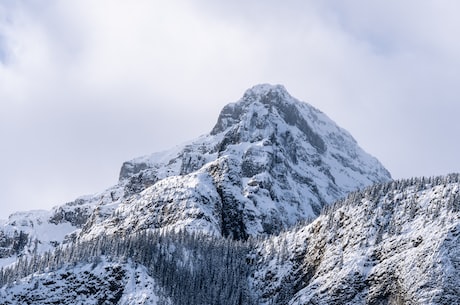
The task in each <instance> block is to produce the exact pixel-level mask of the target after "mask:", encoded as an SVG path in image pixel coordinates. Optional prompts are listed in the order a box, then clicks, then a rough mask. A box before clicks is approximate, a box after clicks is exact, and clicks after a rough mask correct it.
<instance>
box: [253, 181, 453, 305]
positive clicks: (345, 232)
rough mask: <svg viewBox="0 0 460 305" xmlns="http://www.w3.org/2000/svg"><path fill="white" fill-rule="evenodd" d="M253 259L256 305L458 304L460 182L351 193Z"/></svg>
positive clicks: (381, 187) (393, 184)
mask: <svg viewBox="0 0 460 305" xmlns="http://www.w3.org/2000/svg"><path fill="white" fill-rule="evenodd" d="M253 260H254V261H255V271H254V273H253V278H252V282H253V288H254V290H255V291H257V292H258V294H259V296H260V297H261V300H260V304H290V305H297V304H459V303H460V288H459V287H460V285H459V284H460V176H459V175H450V176H447V177H438V178H432V179H412V180H404V181H395V182H391V183H387V184H383V185H376V186H373V187H370V188H368V189H366V190H365V191H364V192H360V193H353V194H351V195H350V196H349V197H348V199H346V200H345V201H343V202H338V203H337V204H336V206H335V207H333V208H332V209H331V211H329V212H327V213H326V214H325V215H321V216H319V217H318V218H317V219H316V220H315V221H314V222H312V223H311V224H309V225H307V226H304V227H299V228H298V229H296V230H293V231H291V232H287V233H283V234H281V235H279V236H277V237H274V238H271V239H269V240H267V241H266V242H264V243H263V244H262V245H261V246H259V247H258V249H257V250H255V251H254V257H253ZM273 301H274V303H272V302H273Z"/></svg>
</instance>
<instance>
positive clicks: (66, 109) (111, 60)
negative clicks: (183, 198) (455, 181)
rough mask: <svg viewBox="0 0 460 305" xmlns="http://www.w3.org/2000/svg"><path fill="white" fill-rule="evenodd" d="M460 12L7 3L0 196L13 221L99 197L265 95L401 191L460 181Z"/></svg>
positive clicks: (449, 4) (439, 8)
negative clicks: (406, 184) (294, 108)
mask: <svg viewBox="0 0 460 305" xmlns="http://www.w3.org/2000/svg"><path fill="white" fill-rule="evenodd" d="M458 6H459V5H458V4H457V3H456V2H455V1H434V0H433V1H424V2H422V3H420V2H417V1H407V2H404V4H402V3H401V2H396V1H377V2H366V1H359V0H355V1H347V3H346V4H345V3H344V2H341V1H329V2H317V1H286V2H283V3H279V2H277V1H265V2H248V1H231V2H225V3H222V2H219V3H218V2H215V1H206V0H200V1H195V2H190V1H180V0H175V1H167V2H165V1H162V2H160V1H147V0H139V1H135V2H132V1H131V2H128V1H123V0H114V1H90V0H81V1H48V2H46V4H43V2H40V1H31V0H29V1H27V0H24V1H18V2H13V1H6V2H2V3H1V4H0V49H1V51H0V101H1V102H0V136H1V139H2V141H3V143H4V146H5V147H6V149H3V150H2V151H1V152H0V158H1V159H3V160H8V165H7V166H5V171H4V172H5V173H6V174H5V176H4V177H5V178H2V179H1V181H0V183H2V184H3V185H6V187H7V188H8V189H11V190H15V191H10V192H9V194H6V193H4V195H2V194H0V200H2V201H3V202H5V201H8V202H12V203H14V207H12V208H11V209H10V211H12V210H17V209H25V208H30V207H31V206H35V207H37V206H43V207H48V206H49V205H51V204H57V203H60V202H61V201H65V200H71V199H73V197H75V196H77V195H79V194H82V193H85V192H93V191H98V190H102V189H103V188H104V187H105V186H108V185H110V184H112V183H114V182H115V179H116V174H117V171H118V167H119V165H120V164H121V162H122V161H124V160H125V159H129V158H132V157H136V156H137V155H139V154H146V153H149V152H153V151H155V150H158V149H164V148H167V147H169V146H172V145H174V144H177V143H180V142H182V141H184V140H187V139H190V138H193V137H195V136H198V135H199V134H202V133H205V132H207V131H209V130H210V129H211V127H212V125H213V124H214V122H215V120H216V119H217V115H218V111H219V110H220V108H221V107H222V106H223V105H224V104H226V103H228V102H233V101H235V100H236V99H238V98H239V97H240V96H241V94H242V93H243V91H244V90H245V89H246V88H248V87H250V86H252V85H254V84H255V83H260V82H271V83H283V84H285V86H286V87H287V89H288V90H290V91H291V93H292V94H293V95H294V96H296V97H298V98H300V99H303V100H306V101H307V102H310V103H311V104H313V105H314V106H316V107H318V108H320V109H321V110H323V111H324V112H325V113H327V114H328V115H330V116H331V117H332V118H333V119H334V120H336V121H337V122H338V123H339V124H340V125H342V126H343V127H345V128H346V129H348V130H349V131H350V132H351V133H352V134H353V135H354V136H355V137H356V138H357V139H358V141H359V142H360V143H361V144H362V145H363V147H364V148H365V149H366V150H368V151H369V152H370V153H372V154H374V155H376V156H377V157H378V158H379V159H381V160H382V161H383V162H384V164H385V165H386V166H388V167H389V169H390V171H392V172H393V173H394V174H395V176H396V177H405V176H412V175H434V174H443V173H446V172H448V171H460V168H459V167H458V165H456V164H457V162H456V159H455V156H454V154H455V153H454V151H455V150H456V149H455V148H456V147H455V146H454V145H455V143H454V142H455V141H454V140H453V139H455V137H456V131H458V130H460V126H459V124H460V123H459V121H458V119H457V118H458V114H459V113H460V109H459V108H460V106H459V104H458V103H457V101H456V99H457V97H458V96H459V89H458V86H457V84H458V83H459V81H460V75H459V73H458V71H460V69H459V68H460V67H459V65H460V60H459V59H460V55H459V54H460V52H459V51H460V43H459V42H458V40H457V39H455V35H456V29H458V28H459V26H460V24H459V23H460V21H459V19H458V18H457V16H456V15H455V13H456V12H457V11H458ZM2 146H3V145H2ZM456 166H457V167H456ZM90 172H92V174H89V173H90ZM53 177H54V178H53ZM56 177H59V178H56ZM21 188H24V189H25V190H26V191H17V190H18V189H21ZM56 189H59V190H60V191H56V192H55V190H56ZM63 190H65V191H63ZM37 194H38V195H37ZM40 194H46V195H40ZM49 194H56V195H55V197H53V196H52V195H49ZM2 197H3V199H2ZM53 198H54V199H53ZM32 203H36V204H35V205H32ZM8 212H9V211H8ZM0 217H5V214H3V215H0Z"/></svg>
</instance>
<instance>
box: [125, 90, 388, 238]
mask: <svg viewBox="0 0 460 305" xmlns="http://www.w3.org/2000/svg"><path fill="white" fill-rule="evenodd" d="M390 178H391V177H390V174H389V173H388V171H387V170H386V169H385V168H384V167H383V166H382V165H381V164H380V163H379V162H378V161H377V160H376V159H375V158H373V157H371V156H370V155H368V154H367V153H365V152H364V151H363V150H362V149H361V148H360V147H359V146H358V145H357V143H356V141H355V140H354V139H353V138H352V136H351V135H350V134H349V133H348V132H346V131H345V130H343V129H341V128H340V127H338V126H337V125H336V124H335V123H334V122H333V121H332V120H330V119H329V118H328V117H327V116H326V115H325V114H323V113H322V112H321V111H319V110H317V109H315V108H314V107H312V106H310V105H308V104H306V103H303V102H300V101H298V100H297V99H295V98H293V97H292V96H291V95H290V94H289V93H288V92H287V91H286V89H285V88H284V87H283V86H281V85H275V86H273V85H268V84H263V85H257V86H255V87H253V88H251V89H249V90H247V91H246V92H245V93H244V95H243V97H242V98H241V99H240V100H239V101H237V102H236V103H231V104H228V105H227V106H225V107H224V108H223V110H222V111H221V113H220V115H219V118H218V120H217V123H216V125H215V126H214V128H213V129H212V131H211V132H210V134H209V135H206V136H203V137H201V138H199V139H197V140H195V141H192V142H191V143H190V144H187V145H184V146H180V147H178V148H175V149H174V150H171V151H168V152H165V153H161V154H158V153H157V154H153V155H151V156H147V157H142V158H138V159H134V160H132V161H129V162H126V163H125V164H124V165H123V167H122V169H121V174H120V183H121V184H125V185H126V187H127V189H128V192H127V193H137V192H140V191H142V193H139V196H140V197H134V198H135V199H134V198H133V199H132V200H127V201H125V202H124V203H123V204H122V205H123V209H122V210H121V211H123V213H120V214H119V215H122V216H121V217H122V218H123V219H125V221H123V223H125V224H123V225H122V226H125V225H128V226H129V227H130V229H134V230H137V229H138V228H141V227H144V226H154V227H170V228H172V227H176V228H177V227H178V226H179V227H182V228H185V229H188V230H203V229H205V228H206V229H205V230H208V231H210V232H212V233H213V234H217V235H223V236H232V237H233V238H236V239H240V238H246V237H247V236H249V235H258V234H272V233H277V232H279V231H280V230H281V229H282V228H285V227H288V226H291V225H293V224H294V223H296V222H298V221H299V220H302V219H305V218H309V217H310V218H313V217H316V216H317V215H318V214H319V212H320V210H321V209H322V208H323V207H324V206H325V205H326V204H328V203H331V202H333V201H335V200H337V199H339V198H341V197H343V196H345V195H346V194H347V193H349V192H351V191H354V190H356V189H359V188H363V187H365V186H368V185H371V184H373V183H377V182H383V181H388V180H389V179H390ZM146 198H148V199H147V200H146ZM141 206H142V207H143V208H144V209H146V210H144V212H142V214H139V215H136V216H133V215H134V214H136V213H135V212H134V211H133V210H132V208H133V207H138V209H139V208H140V207H141ZM145 212H147V213H145ZM146 215H148V216H146ZM133 217H135V218H136V220H137V221H136V223H137V225H136V226H135V227H133V226H132V225H130V224H131V223H133V221H132V220H133V219H132V218H133ZM139 217H140V218H141V219H142V221H139ZM128 219H129V221H128ZM139 226H140V227H139ZM136 227H137V228H136Z"/></svg>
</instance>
